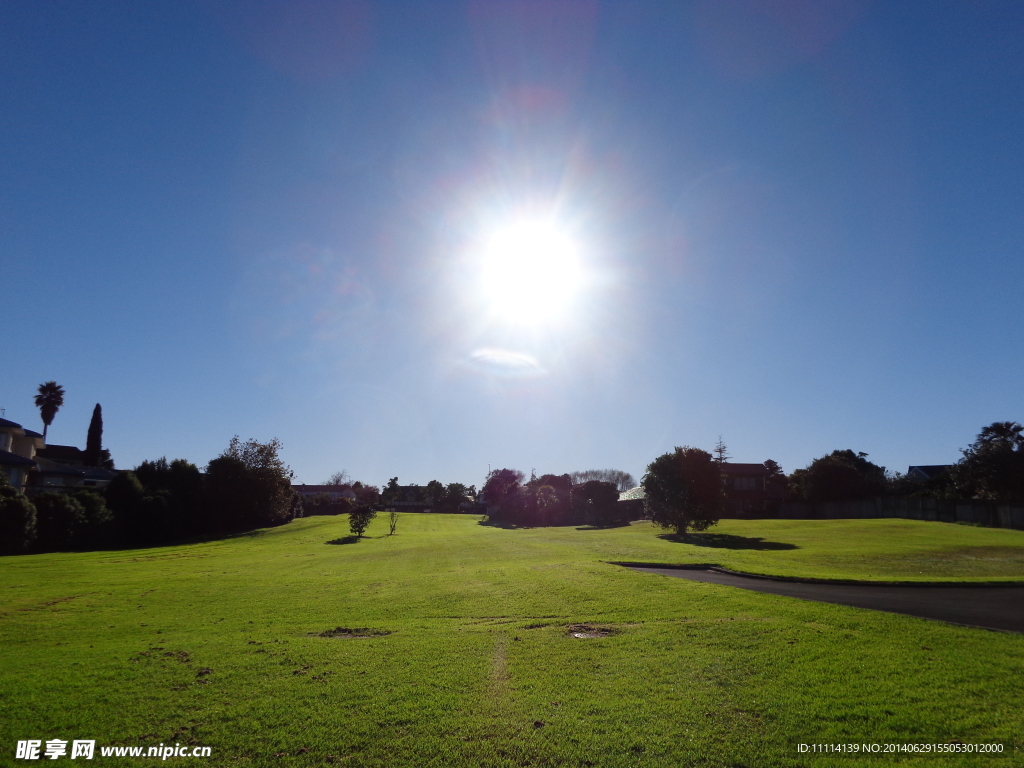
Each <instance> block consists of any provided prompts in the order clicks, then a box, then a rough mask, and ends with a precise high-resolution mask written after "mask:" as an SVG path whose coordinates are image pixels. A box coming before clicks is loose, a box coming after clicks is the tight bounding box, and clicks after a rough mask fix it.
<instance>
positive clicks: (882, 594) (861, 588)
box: [626, 565, 1024, 634]
mask: <svg viewBox="0 0 1024 768" xmlns="http://www.w3.org/2000/svg"><path fill="white" fill-rule="evenodd" d="M626 567H628V568H632V569H633V570H635V571H644V572H646V573H659V574H662V575H663V576H675V577H677V578H680V579H690V580H691V581H706V582H710V583H711V584H724V585H726V586H729V587H740V588H741V589H751V590H753V591H755V592H768V593H770V594H773V595H783V596H785V597H798V598H800V599H801V600H816V601H817V602H819V603H839V604H840V605H852V606H853V607H855V608H871V609H872V610H876V611H888V612H890V613H904V614H906V615H908V616H920V617H921V618H924V619H938V620H939V621H950V622H953V623H954V624H966V625H969V626H972V627H982V628H984V629H999V630H1003V631H1005V632H1020V633H1022V634H1024V586H1009V587H993V586H976V587H937V586H920V587H917V586H914V587H891V586H885V585H873V584H808V583H804V582H793V581H772V580H770V579H760V578H756V577H753V576H740V575H736V574H731V573H719V572H717V571H712V570H697V569H690V568H658V567H644V566H636V565H630V566H626Z"/></svg>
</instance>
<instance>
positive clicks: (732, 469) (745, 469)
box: [721, 461, 768, 475]
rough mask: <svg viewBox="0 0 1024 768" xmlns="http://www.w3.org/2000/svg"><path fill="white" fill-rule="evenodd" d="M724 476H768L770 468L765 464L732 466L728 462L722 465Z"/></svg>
mask: <svg viewBox="0 0 1024 768" xmlns="http://www.w3.org/2000/svg"><path fill="white" fill-rule="evenodd" d="M721 469H722V474H724V475H767V474H768V468H767V467H765V465H764V464H732V463H730V462H728V461H726V462H724V463H723V464H722V465H721Z"/></svg>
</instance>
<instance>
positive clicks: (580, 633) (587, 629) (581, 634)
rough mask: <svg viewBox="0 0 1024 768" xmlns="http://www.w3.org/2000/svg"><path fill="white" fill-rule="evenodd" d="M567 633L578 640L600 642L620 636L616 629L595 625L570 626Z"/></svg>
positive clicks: (566, 629)
mask: <svg viewBox="0 0 1024 768" xmlns="http://www.w3.org/2000/svg"><path fill="white" fill-rule="evenodd" d="M565 631H566V632H568V633H569V635H571V636H572V637H575V638H576V639H578V640H598V639H600V638H602V637H611V636H612V635H617V634H619V630H618V629H617V628H616V627H608V626H597V625H595V624H570V625H569V626H567V627H566V628H565Z"/></svg>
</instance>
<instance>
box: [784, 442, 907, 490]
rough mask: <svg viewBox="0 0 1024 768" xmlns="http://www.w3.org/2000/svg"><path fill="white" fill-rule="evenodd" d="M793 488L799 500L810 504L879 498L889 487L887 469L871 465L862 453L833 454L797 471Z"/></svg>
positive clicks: (791, 478)
mask: <svg viewBox="0 0 1024 768" xmlns="http://www.w3.org/2000/svg"><path fill="white" fill-rule="evenodd" d="M790 487H791V489H792V490H793V492H794V495H795V496H796V497H797V498H799V499H802V500H804V501H810V502H823V501H846V500H848V499H864V498H869V497H871V496H880V495H882V494H884V493H885V491H886V488H887V484H886V478H885V467H880V466H878V465H877V464H872V463H871V462H870V461H868V460H867V454H866V453H863V452H860V453H854V452H853V451H851V450H849V449H847V450H844V451H832V453H830V454H828V455H827V456H822V457H820V458H817V459H815V460H814V461H812V462H811V463H810V464H809V465H808V466H807V469H805V470H797V471H796V472H794V473H793V474H792V475H791V476H790Z"/></svg>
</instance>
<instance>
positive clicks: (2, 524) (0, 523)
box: [0, 475, 37, 555]
mask: <svg viewBox="0 0 1024 768" xmlns="http://www.w3.org/2000/svg"><path fill="white" fill-rule="evenodd" d="M36 536H37V531H36V508H35V506H33V504H32V502H31V501H29V500H28V499H27V498H26V497H25V495H24V494H23V493H20V492H19V491H18V490H17V489H15V488H13V487H11V484H10V483H9V482H8V481H7V478H6V477H4V476H3V475H0V555H19V554H22V553H23V552H28V551H29V550H30V549H31V547H32V545H33V544H34V543H35V540H36Z"/></svg>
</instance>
